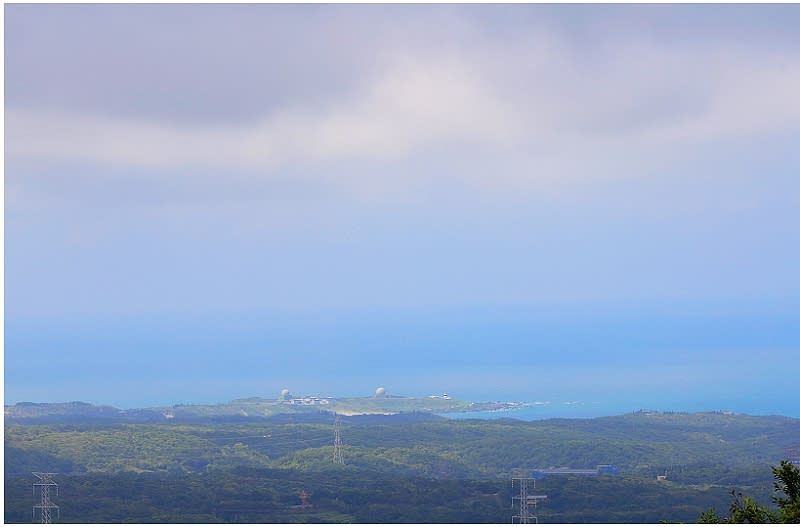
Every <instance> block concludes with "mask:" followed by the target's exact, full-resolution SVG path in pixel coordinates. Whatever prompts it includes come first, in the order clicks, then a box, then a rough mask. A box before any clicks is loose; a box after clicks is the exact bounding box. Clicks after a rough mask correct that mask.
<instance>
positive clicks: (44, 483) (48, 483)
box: [33, 472, 61, 523]
mask: <svg viewBox="0 0 800 527" xmlns="http://www.w3.org/2000/svg"><path fill="white" fill-rule="evenodd" d="M33 475H34V476H36V477H37V478H39V482H38V483H34V484H33V495H34V496H35V495H36V487H39V493H40V494H41V496H42V501H41V503H40V504H39V505H34V506H33V520H34V521H36V509H39V516H40V518H41V523H53V509H55V510H56V514H57V515H58V516H59V517H60V516H61V508H60V507H59V506H58V505H56V504H55V503H53V502H52V501H50V489H52V488H53V487H55V489H56V496H58V483H56V482H55V481H53V476H55V475H56V473H55V472H34V473H33Z"/></svg>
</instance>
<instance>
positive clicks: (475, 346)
mask: <svg viewBox="0 0 800 527" xmlns="http://www.w3.org/2000/svg"><path fill="white" fill-rule="evenodd" d="M4 9H5V181H4V190H5V339H4V340H5V349H4V366H5V373H4V382H5V385H4V388H5V390H4V392H5V402H6V404H14V403H16V402H19V401H37V402H52V401H71V400H82V401H88V402H93V403H104V404H114V405H117V406H120V407H135V406H145V405H158V404H174V403H210V402H222V401H227V400H230V399H233V398H237V397H249V396H263V397H273V396H277V394H278V393H279V392H280V390H281V389H282V388H284V387H288V388H290V389H291V390H292V392H293V393H306V394H309V395H334V396H335V395H369V394H371V393H373V391H374V389H375V387H377V386H385V387H386V388H387V392H388V393H393V394H401V395H427V394H429V393H441V392H448V393H451V394H452V395H454V396H456V397H462V398H468V399H473V400H509V399H514V400H525V401H552V402H553V404H561V403H565V402H572V401H579V402H581V403H586V404H594V405H596V406H597V408H600V410H598V412H607V413H613V412H621V411H631V410H636V409H639V408H643V407H646V408H654V409H692V410H704V409H710V410H716V409H731V410H734V411H742V412H748V413H758V414H769V413H782V414H787V415H795V416H800V403H798V402H797V401H800V388H798V385H797V383H796V382H794V380H793V378H792V377H791V376H790V374H789V373H788V372H791V371H792V368H794V369H796V367H797V365H798V362H800V360H799V359H798V357H800V273H799V272H798V269H800V178H798V175H800V148H798V147H797V145H798V144H799V143H800V100H799V99H798V96H797V94H798V93H800V33H799V32H798V31H797V27H800V7H799V6H797V5H437V6H434V5H186V4H184V5H145V4H141V5H121V4H120V5H44V4H39V5H36V4H31V5H24V4H9V5H6V6H5V7H4ZM795 377H796V376H795Z"/></svg>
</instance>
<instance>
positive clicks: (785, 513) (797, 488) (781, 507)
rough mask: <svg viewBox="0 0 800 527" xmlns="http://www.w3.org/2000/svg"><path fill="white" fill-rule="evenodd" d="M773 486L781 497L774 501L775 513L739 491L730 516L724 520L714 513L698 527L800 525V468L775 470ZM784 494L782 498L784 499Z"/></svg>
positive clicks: (703, 517) (707, 514)
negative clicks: (710, 526)
mask: <svg viewBox="0 0 800 527" xmlns="http://www.w3.org/2000/svg"><path fill="white" fill-rule="evenodd" d="M772 474H773V476H774V478H775V482H774V483H773V486H774V488H775V491H777V492H779V493H780V494H779V495H777V496H773V497H772V501H773V502H774V503H775V504H777V505H778V510H777V511H772V510H770V509H769V508H767V507H766V506H764V505H760V504H759V503H758V502H757V501H756V500H754V499H753V498H751V497H750V496H745V495H744V494H743V493H742V492H737V491H736V490H731V491H730V496H731V498H732V499H731V505H730V516H728V517H727V518H721V517H720V516H719V515H717V513H716V511H715V510H714V509H709V510H707V511H705V512H704V513H703V514H701V515H700V518H699V519H698V523H737V524H741V523H800V468H798V467H797V466H795V465H793V464H792V463H790V462H788V461H781V463H780V466H778V467H772ZM781 494H782V495H781Z"/></svg>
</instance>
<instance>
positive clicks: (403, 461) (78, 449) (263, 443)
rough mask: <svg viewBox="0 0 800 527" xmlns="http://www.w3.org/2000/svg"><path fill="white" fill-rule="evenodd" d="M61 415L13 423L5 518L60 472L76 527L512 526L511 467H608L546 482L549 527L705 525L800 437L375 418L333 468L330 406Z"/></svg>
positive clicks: (754, 486)
mask: <svg viewBox="0 0 800 527" xmlns="http://www.w3.org/2000/svg"><path fill="white" fill-rule="evenodd" d="M62 421H63V422H50V423H48V424H41V423H39V424H23V421H20V420H11V421H10V422H7V425H6V427H5V488H6V491H5V493H6V495H5V498H6V501H5V504H6V517H5V520H6V521H8V522H27V521H30V510H31V509H30V507H31V505H32V504H33V502H32V500H33V498H32V497H31V483H32V477H31V475H30V473H31V472H33V471H52V472H58V473H59V475H58V476H57V481H58V482H59V484H60V485H61V489H60V490H61V494H60V499H61V500H62V502H63V503H60V504H61V505H62V515H63V516H64V521H69V522H80V523H92V522H120V521H132V522H139V523H145V522H223V521H224V522H237V521H240V522H256V523H267V522H282V523H295V522H315V523H319V522H377V523H382V522H401V523H402V522H414V523H428V522H444V523H483V522H486V523H506V522H508V521H509V518H510V516H511V514H513V512H512V510H511V486H510V481H509V478H510V476H511V475H517V474H520V473H522V474H524V473H525V472H526V471H529V470H530V469H532V468H535V467H549V466H573V467H594V466H595V465H598V464H604V463H608V464H612V465H615V466H617V467H618V468H619V469H620V475H618V476H602V477H596V478H581V477H548V478H546V479H544V480H540V481H539V482H538V483H537V492H538V491H539V490H541V491H542V492H543V493H546V494H548V496H549V497H550V499H549V500H547V501H546V502H544V503H542V504H541V505H540V508H539V511H538V515H539V516H540V518H541V519H542V521H546V522H548V523H559V522H569V523H581V522H623V523H624V522H658V521H660V520H676V521H688V522H691V521H696V520H697V518H698V517H700V516H701V514H702V513H703V511H705V510H707V509H708V507H709V506H712V507H714V508H715V509H716V510H724V508H725V507H726V506H727V504H728V503H729V501H730V497H729V490H730V488H731V487H734V486H735V487H736V488H738V489H739V490H740V492H743V495H747V496H752V497H753V498H752V500H754V502H755V503H758V502H764V501H765V500H768V499H769V497H770V494H769V492H770V488H771V483H772V474H771V472H770V468H769V467H770V465H773V464H775V462H776V460H778V459H780V458H781V456H782V454H783V449H784V448H785V447H786V446H787V445H790V444H792V443H794V442H796V438H797V437H800V420H798V419H790V418H784V417H776V416H771V417H752V416H740V415H723V414H718V413H703V414H659V413H644V412H641V413H634V414H628V415H624V416H617V417H605V418H598V419H586V420H580V419H551V420H545V421H537V422H523V421H515V420H497V421H482V420H454V421H451V420H446V419H442V418H438V417H436V416H430V415H429V416H425V415H422V414H401V415H395V416H380V415H373V416H360V417H345V418H344V419H343V424H342V437H343V440H344V443H345V450H344V456H345V462H346V465H345V466H334V465H333V464H332V461H331V460H332V457H333V453H332V446H331V443H332V438H333V430H332V418H331V415H330V414H327V413H322V414H321V413H319V412H313V413H306V414H296V415H288V416H287V415H276V416H273V417H271V418H260V419H258V420H250V421H247V422H235V421H234V422H218V421H215V420H214V419H209V420H207V421H205V422H203V421H202V420H198V421H195V422H186V421H180V420H178V419H175V420H170V421H167V422H164V421H160V422H157V423H118V422H106V421H97V420H95V419H91V418H88V419H86V420H85V422H79V421H76V420H75V419H74V418H73V417H72V416H70V417H65V418H64V419H63V420H62ZM34 422H35V420H34ZM665 471H666V473H667V479H666V480H665V481H657V480H656V475H663V474H664V472H665ZM794 488H795V487H792V486H789V487H787V490H788V492H786V491H784V494H785V495H786V496H792V494H791V492H794V491H793V490H791V489H794ZM304 490H305V491H306V492H308V493H309V494H310V496H311V497H310V503H311V505H307V506H306V507H302V506H301V505H302V503H301V499H300V497H299V496H300V493H301V492H302V491H304ZM787 499H789V498H787ZM792 503H794V502H792ZM741 505H742V507H743V508H744V509H746V510H747V507H748V506H749V501H748V502H746V501H745V500H744V497H743V498H742V501H741ZM793 506H794V505H791V506H787V510H789V509H790V508H791V507H793Z"/></svg>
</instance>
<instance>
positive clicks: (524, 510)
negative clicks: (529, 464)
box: [511, 478, 547, 523]
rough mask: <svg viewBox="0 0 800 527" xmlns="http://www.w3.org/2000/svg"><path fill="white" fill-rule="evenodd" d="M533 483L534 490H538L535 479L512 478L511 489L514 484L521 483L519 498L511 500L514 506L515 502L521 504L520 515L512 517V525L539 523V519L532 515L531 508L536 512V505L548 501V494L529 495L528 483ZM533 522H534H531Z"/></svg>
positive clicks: (515, 497)
mask: <svg viewBox="0 0 800 527" xmlns="http://www.w3.org/2000/svg"><path fill="white" fill-rule="evenodd" d="M529 481H533V488H534V489H535V488H536V480H535V479H533V478H511V488H514V482H519V496H513V497H512V498H511V504H512V506H513V504H514V502H515V501H518V502H519V514H516V515H514V516H512V517H511V523H539V518H537V517H536V516H534V515H532V514H531V508H530V506H531V505H533V509H534V510H536V504H537V503H539V501H540V500H546V499H547V495H546V494H528V482H529ZM531 520H533V521H531Z"/></svg>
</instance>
